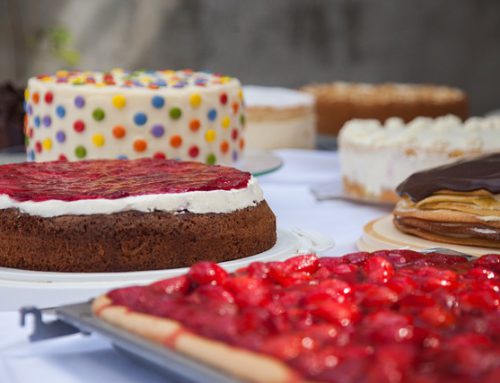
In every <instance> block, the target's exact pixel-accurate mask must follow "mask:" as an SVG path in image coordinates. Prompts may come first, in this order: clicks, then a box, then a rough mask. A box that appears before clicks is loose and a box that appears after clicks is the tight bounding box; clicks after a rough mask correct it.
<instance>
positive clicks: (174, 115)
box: [168, 107, 182, 120]
mask: <svg viewBox="0 0 500 383" xmlns="http://www.w3.org/2000/svg"><path fill="white" fill-rule="evenodd" d="M168 114H169V115H170V118H171V119H173V120H178V119H179V118H180V117H181V116H182V110H180V109H179V108H177V107H175V108H171V109H170V111H169V112H168Z"/></svg>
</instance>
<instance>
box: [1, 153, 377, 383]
mask: <svg viewBox="0 0 500 383" xmlns="http://www.w3.org/2000/svg"><path fill="white" fill-rule="evenodd" d="M276 153H277V154H278V155H279V156H281V157H282V158H283V160H284V166H283V167H282V168H281V169H280V170H279V171H277V172H275V173H272V174H268V175H265V176H262V177H260V178H259V181H260V184H261V185H262V188H263V189H264V193H265V197H266V199H267V201H268V203H269V205H270V206H271V208H272V209H273V210H274V212H275V213H276V216H277V217H278V225H279V226H281V227H284V228H300V229H304V230H311V231H316V232H320V233H323V234H325V235H327V236H330V237H332V238H333V239H335V242H336V246H335V248H334V249H332V250H331V251H330V252H329V254H331V255H341V254H344V253H347V252H351V251H354V250H355V241H356V240H357V238H358V237H359V236H360V235H361V232H362V228H363V225H364V224H365V223H366V222H368V221H369V220H371V219H373V218H376V217H378V216H380V215H382V214H386V213H387V209H384V208H381V207H375V206H369V205H360V204H355V203H351V202H347V201H341V200H332V201H322V202H317V201H316V200H315V198H314V197H313V195H312V194H311V193H310V188H311V186H313V185H317V184H322V183H327V182H340V177H339V169H338V160H337V155H336V153H335V152H319V151H298V150H281V151H277V152H276ZM0 299H8V297H5V296H2V293H1V291H0ZM28 327H29V326H28ZM28 333H29V329H24V328H20V327H19V318H18V314H17V313H15V312H8V313H0V382H1V383H21V382H22V383H28V382H35V381H37V382H38V381H40V382H51V383H59V382H61V383H62V382H64V383H73V382H74V383H77V382H78V383H89V382H123V383H128V382H148V383H156V382H165V379H164V378H163V377H161V376H160V375H158V374H157V373H155V372H154V371H151V370H148V369H147V368H145V367H142V366H138V365H137V364H135V363H134V362H131V361H130V360H129V359H127V358H126V357H124V356H122V355H120V354H119V353H117V352H115V351H114V350H113V349H112V347H111V346H110V345H109V343H108V342H106V341H105V340H103V339H100V338H99V337H97V336H90V337H85V336H82V335H72V336H67V337H63V338H59V339H53V340H48V341H44V342H39V343H33V344H30V343H29V342H28V341H27V335H28Z"/></svg>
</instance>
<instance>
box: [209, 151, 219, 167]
mask: <svg viewBox="0 0 500 383" xmlns="http://www.w3.org/2000/svg"><path fill="white" fill-rule="evenodd" d="M216 161H217V157H216V156H215V154H213V153H210V154H209V155H208V156H207V164H208V165H213V164H215V162H216Z"/></svg>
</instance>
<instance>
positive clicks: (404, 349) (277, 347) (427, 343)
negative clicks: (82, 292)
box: [93, 250, 500, 383]
mask: <svg viewBox="0 0 500 383" xmlns="http://www.w3.org/2000/svg"><path fill="white" fill-rule="evenodd" d="M499 289H500V256H499V255H494V254H490V255H485V256H483V257H481V258H478V259H476V260H474V261H468V259H467V258H464V257H461V256H450V255H444V254H431V255H423V254H420V253H417V252H414V251H408V250H391V251H388V250H384V251H378V252H376V253H364V252H363V253H353V254H348V255H345V256H343V257H338V258H317V257H316V256H314V255H303V256H298V257H294V258H290V259H288V260H286V261H283V262H268V263H263V262H254V263H252V264H250V265H249V266H247V267H245V268H242V269H240V270H237V271H236V272H234V273H232V274H228V273H227V272H226V271H225V270H224V269H222V268H221V267H219V266H218V265H216V264H213V263H209V262H202V263H199V264H196V265H194V266H193V267H191V269H190V270H189V272H188V273H187V274H185V275H181V276H178V277H175V278H171V279H166V280H162V281H158V282H155V283H153V284H150V285H148V286H132V287H126V288H120V289H116V290H113V291H111V292H109V293H108V294H106V295H103V296H101V297H99V298H97V299H96V300H95V301H94V303H93V311H94V313H95V315H96V316H98V317H99V318H101V319H103V320H104V321H107V322H109V323H111V324H113V325H115V326H118V327H120V328H122V329H125V330H127V331H129V332H132V333H134V334H135V335H138V336H140V337H144V338H147V339H148V340H150V341H151V342H153V343H156V344H161V345H164V346H166V347H170V348H172V349H174V350H176V351H178V352H180V353H183V354H186V355H188V356H189V357H192V358H194V359H196V360H198V361H200V362H203V363H206V364H208V365H211V366H213V367H215V368H218V369H221V370H224V371H226V372H228V373H230V374H233V375H235V376H237V377H239V378H242V379H244V380H245V381H252V382H262V383H278V382H279V383H281V382H283V383H285V382H306V381H307V382H313V381H314V382H335V383H338V382H343V383H359V382H364V383H380V382H401V383H417V382H419V383H423V382H427V383H437V382H450V383H451V382H485V383H486V382H488V383H493V382H498V381H499V379H500V293H499Z"/></svg>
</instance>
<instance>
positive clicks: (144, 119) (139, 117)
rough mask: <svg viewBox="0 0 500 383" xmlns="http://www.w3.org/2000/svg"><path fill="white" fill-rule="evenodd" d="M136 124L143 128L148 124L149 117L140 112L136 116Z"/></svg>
mask: <svg viewBox="0 0 500 383" xmlns="http://www.w3.org/2000/svg"><path fill="white" fill-rule="evenodd" d="M134 122H135V124H136V125H139V126H142V125H144V124H145V123H146V122H148V116H146V114H145V113H142V112H139V113H136V114H135V115H134Z"/></svg>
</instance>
